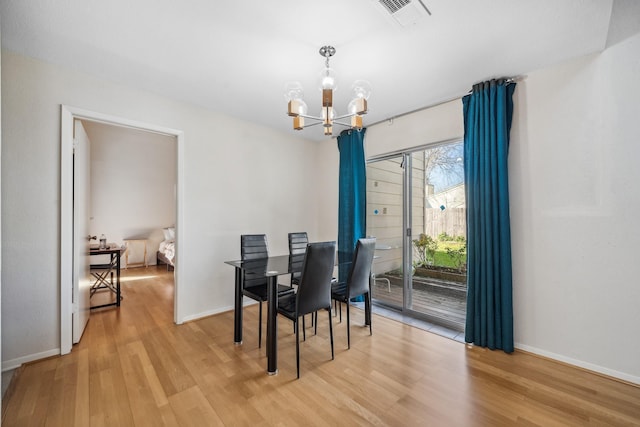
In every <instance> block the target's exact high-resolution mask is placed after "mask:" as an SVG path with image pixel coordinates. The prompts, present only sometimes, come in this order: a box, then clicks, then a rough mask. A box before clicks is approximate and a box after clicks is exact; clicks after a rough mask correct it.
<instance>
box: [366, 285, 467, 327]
mask: <svg viewBox="0 0 640 427" xmlns="http://www.w3.org/2000/svg"><path fill="white" fill-rule="evenodd" d="M384 279H388V280H389V283H387V281H386V280H384ZM412 294H413V295H412V305H411V309H412V310H414V311H417V312H420V313H422V314H424V315H425V316H426V317H427V318H428V319H429V320H430V321H432V322H433V323H440V324H442V325H443V326H447V327H449V328H452V329H455V330H458V331H464V325H465V318H466V311H467V288H466V285H463V284H459V283H454V282H447V281H443V280H437V279H429V278H424V277H414V280H413V288H412ZM373 299H374V301H379V302H382V303H384V304H390V305H393V306H396V307H402V281H401V279H400V278H399V277H397V276H385V275H378V276H377V277H376V283H375V285H374V287H373Z"/></svg>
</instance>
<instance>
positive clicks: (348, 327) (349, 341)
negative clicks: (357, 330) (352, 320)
mask: <svg viewBox="0 0 640 427" xmlns="http://www.w3.org/2000/svg"><path fill="white" fill-rule="evenodd" d="M346 306H347V349H350V348H351V330H350V329H351V327H350V326H349V299H348V298H347V302H346Z"/></svg>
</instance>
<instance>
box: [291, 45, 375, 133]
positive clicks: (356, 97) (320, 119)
mask: <svg viewBox="0 0 640 427" xmlns="http://www.w3.org/2000/svg"><path fill="white" fill-rule="evenodd" d="M335 53H336V48H335V47H333V46H322V47H321V48H320V56H323V57H324V58H325V62H324V69H323V70H322V72H321V74H320V90H321V91H322V114H321V115H320V116H310V115H308V114H307V104H306V103H305V102H304V100H303V90H302V85H301V84H300V82H289V83H287V84H286V86H285V99H286V100H287V101H288V110H287V114H288V115H289V116H290V117H293V128H294V129H295V130H302V129H304V128H305V126H306V127H310V126H314V125H319V124H322V127H323V128H324V134H325V135H332V133H333V125H340V126H345V127H347V128H350V129H357V130H361V129H362V115H363V114H366V113H367V99H369V96H370V95H371V85H370V84H369V82H367V81H365V80H356V81H355V82H354V83H353V85H352V86H351V90H352V92H353V98H352V100H351V102H349V105H348V106H347V114H345V115H343V116H340V115H338V113H337V112H336V110H335V108H334V107H333V92H334V91H335V90H336V89H337V84H336V76H335V72H334V71H333V69H332V68H331V67H329V58H331V57H332V56H333V55H335ZM305 119H308V120H310V121H312V123H310V124H306V125H305ZM347 120H348V121H347Z"/></svg>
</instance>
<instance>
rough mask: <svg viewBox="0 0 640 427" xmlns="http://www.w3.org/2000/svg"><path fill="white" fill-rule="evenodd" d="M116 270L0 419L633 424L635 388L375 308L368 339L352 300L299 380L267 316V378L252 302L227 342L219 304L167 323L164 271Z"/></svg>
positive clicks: (636, 421)
mask: <svg viewBox="0 0 640 427" xmlns="http://www.w3.org/2000/svg"><path fill="white" fill-rule="evenodd" d="M123 279H124V280H123V294H124V300H123V304H122V306H121V307H120V308H119V309H117V308H106V309H102V310H98V311H96V312H95V313H94V312H92V314H91V319H90V321H89V325H88V327H87V330H86V331H85V334H84V336H83V338H82V341H81V343H79V344H77V345H75V346H74V348H73V350H72V352H71V354H69V355H65V356H63V357H54V358H50V359H47V360H43V361H39V362H34V363H30V364H27V365H25V366H24V367H23V368H21V372H20V375H19V376H18V377H17V379H16V381H15V384H14V385H13V390H12V394H11V396H10V397H9V399H8V400H7V401H3V420H2V424H3V426H31V425H34V426H36V425H37V426H41V425H48V426H65V427H67V426H129V425H131V426H180V425H185V426H194V425H198V426H199V425H216V426H219V425H222V426H235V425H240V426H245V425H246V426H258V425H259V426H267V425H278V426H280V425H283V426H287V425H312V426H334V425H350V426H351V425H355V426H358V425H362V426H371V425H379V426H423V425H438V426H440V425H447V426H449V425H455V426H467V425H469V426H503V425H504V426H512V425H516V426H518V425H521V426H554V425H562V426H583V425H611V426H639V425H640V387H636V386H633V385H630V384H625V383H623V382H620V381H616V380H613V379H611V378H606V377H604V376H601V375H597V374H594V373H590V372H588V371H585V370H583V369H579V368H575V367H572V366H569V365H566V364H563V363H559V362H554V361H550V360H547V359H544V358H540V357H537V356H535V355H531V354H528V353H526V352H520V351H516V352H515V353H513V354H506V353H503V352H500V351H490V350H487V349H483V348H477V347H473V346H470V345H465V344H462V343H459V342H457V341H454V340H450V339H447V338H444V337H441V336H437V335H434V334H431V333H429V332H427V331H424V330H421V329H417V328H413V327H411V326H408V325H405V324H402V323H399V322H397V321H393V320H390V319H386V318H383V317H379V316H377V315H374V317H373V322H374V323H373V325H374V326H373V336H370V335H369V329H368V328H366V327H363V325H362V323H363V319H364V316H363V313H362V311H361V310H359V309H356V308H353V309H352V314H353V316H352V325H351V339H352V341H351V349H350V350H347V343H346V322H345V321H343V322H342V323H339V322H338V321H337V317H334V318H333V322H334V334H335V349H336V351H335V360H331V353H330V346H329V337H328V321H327V317H326V316H320V317H319V324H318V334H317V335H313V329H312V328H311V327H310V322H307V339H306V341H304V342H302V343H301V347H300V349H301V378H300V379H299V380H297V379H296V368H295V366H296V365H295V338H294V334H293V332H292V327H291V322H289V321H279V325H278V335H279V339H278V355H279V359H278V368H279V374H278V375H276V376H268V375H267V374H266V363H267V360H266V356H265V348H258V344H257V342H258V341H257V327H256V324H257V322H258V310H257V306H256V305H253V306H249V307H246V308H245V309H244V320H245V324H244V344H243V345H241V346H236V345H234V343H233V313H231V312H226V313H221V314H219V315H215V316H211V317H208V318H204V319H200V320H197V321H193V322H189V323H186V324H183V325H175V324H174V323H173V301H172V295H173V275H172V273H167V272H166V270H165V269H163V268H156V267H149V268H139V269H129V270H126V271H125V272H124V273H123ZM228 286H232V284H228ZM343 310H344V305H343ZM343 319H344V313H343ZM263 321H264V319H263ZM264 327H265V326H264V325H263V328H264Z"/></svg>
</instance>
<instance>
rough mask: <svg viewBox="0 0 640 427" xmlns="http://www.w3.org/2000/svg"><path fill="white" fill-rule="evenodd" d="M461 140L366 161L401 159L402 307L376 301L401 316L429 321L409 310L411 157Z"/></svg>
mask: <svg viewBox="0 0 640 427" xmlns="http://www.w3.org/2000/svg"><path fill="white" fill-rule="evenodd" d="M462 141H463V139H462V138H453V139H447V140H444V141H437V142H433V143H429V144H423V145H420V146H416V147H411V148H407V149H404V150H397V151H393V152H389V153H385V154H380V155H377V156H372V157H369V158H368V159H367V165H368V164H369V163H375V162H378V161H383V160H389V159H392V158H397V157H402V169H403V178H402V187H403V188H402V209H403V213H402V232H403V237H402V271H403V272H404V273H403V280H402V285H403V292H402V295H403V296H402V307H398V306H395V305H392V304H389V303H385V302H384V301H381V300H376V304H379V305H382V306H387V307H389V308H392V309H395V310H398V309H399V310H400V311H401V312H402V313H403V314H407V315H409V316H411V317H415V318H422V319H426V320H429V317H428V316H427V315H425V314H424V313H421V312H419V311H415V310H413V309H411V308H410V306H411V301H412V293H413V283H412V281H413V273H412V271H413V243H412V241H411V240H412V236H413V230H412V224H413V209H412V207H413V197H412V196H413V194H412V193H413V186H412V182H411V180H412V179H413V177H412V173H411V172H412V155H413V154H414V153H416V152H419V151H425V150H428V149H432V148H437V147H440V146H443V145H449V144H455V143H461V142H462Z"/></svg>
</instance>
